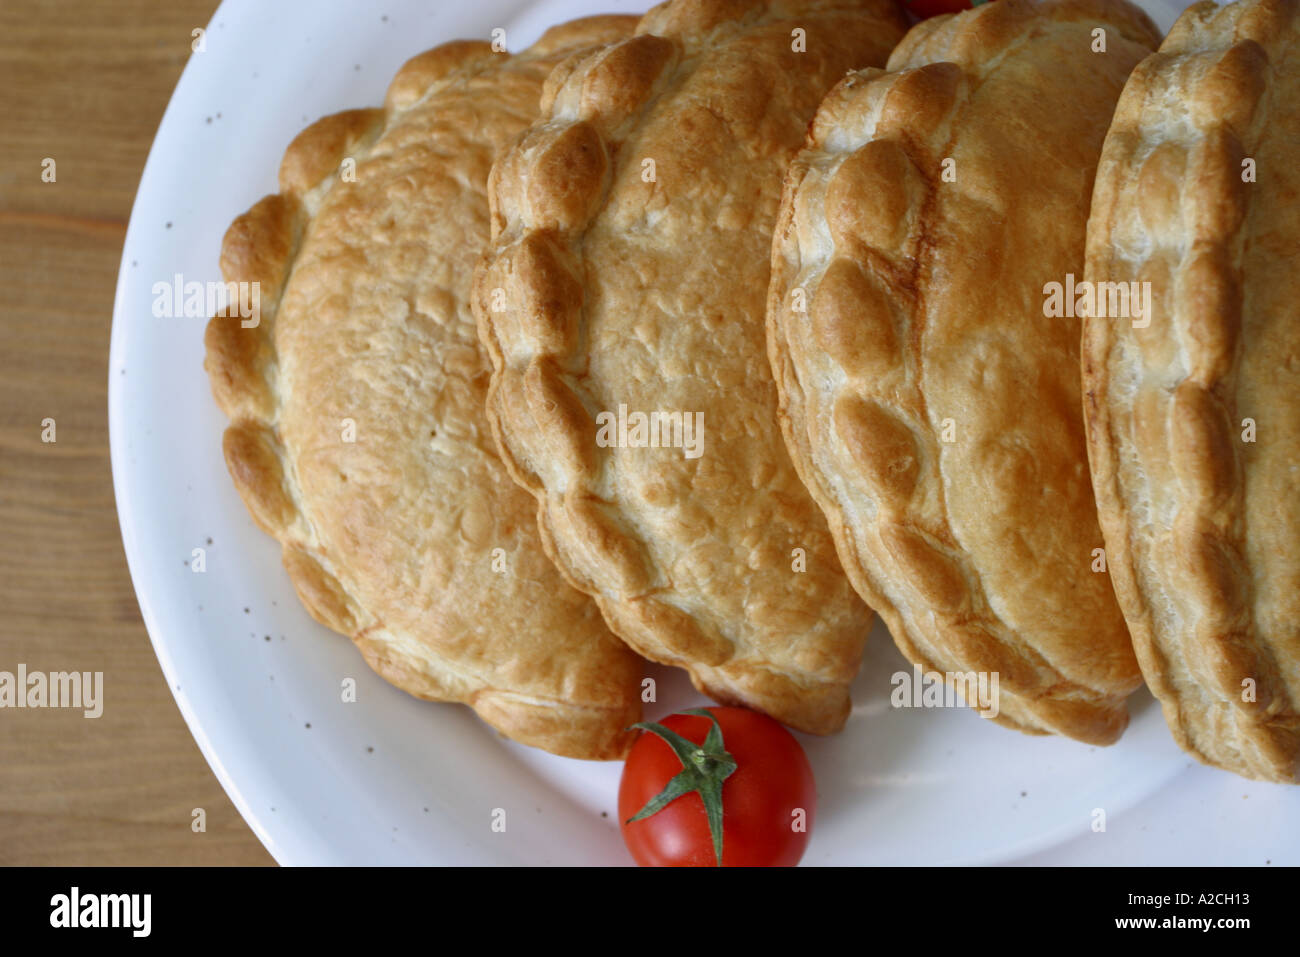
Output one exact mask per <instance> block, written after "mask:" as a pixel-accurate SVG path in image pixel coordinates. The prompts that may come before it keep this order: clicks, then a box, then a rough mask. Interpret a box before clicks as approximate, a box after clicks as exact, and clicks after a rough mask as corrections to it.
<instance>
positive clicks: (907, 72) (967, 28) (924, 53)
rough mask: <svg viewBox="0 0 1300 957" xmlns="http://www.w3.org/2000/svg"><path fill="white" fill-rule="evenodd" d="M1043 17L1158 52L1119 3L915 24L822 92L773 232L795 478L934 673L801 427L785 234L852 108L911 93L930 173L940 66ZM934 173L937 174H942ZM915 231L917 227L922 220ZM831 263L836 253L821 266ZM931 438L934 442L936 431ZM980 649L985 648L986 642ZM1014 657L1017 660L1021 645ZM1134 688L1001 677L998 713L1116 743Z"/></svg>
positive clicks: (840, 148) (772, 309)
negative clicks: (1012, 685) (1037, 686)
mask: <svg viewBox="0 0 1300 957" xmlns="http://www.w3.org/2000/svg"><path fill="white" fill-rule="evenodd" d="M1043 14H1047V15H1049V16H1051V17H1052V18H1053V19H1059V20H1061V21H1066V22H1098V21H1100V22H1104V23H1107V24H1111V23H1112V14H1115V15H1116V16H1115V17H1114V21H1115V22H1114V25H1116V26H1118V27H1120V32H1121V34H1122V35H1123V36H1125V37H1128V38H1130V39H1134V40H1135V41H1136V42H1140V43H1142V44H1144V45H1146V46H1148V47H1153V46H1154V45H1155V44H1156V43H1158V41H1159V33H1158V31H1157V30H1156V28H1155V26H1154V25H1153V24H1152V23H1151V22H1150V20H1149V19H1148V18H1147V17H1146V16H1145V14H1143V13H1142V12H1141V11H1140V10H1138V9H1137V8H1136V7H1132V6H1131V5H1128V4H1114V3H1109V2H1106V0H1056V2H1050V3H1041V4H1035V3H1030V2H1026V0H999V2H998V3H996V4H990V5H987V6H984V7H981V8H977V9H975V10H972V11H966V12H964V13H962V14H959V15H946V16H941V17H936V18H932V19H930V20H926V21H922V22H921V23H920V24H918V25H917V26H915V27H913V29H912V30H911V31H909V33H908V35H907V37H906V38H904V40H903V42H902V43H900V44H899V46H898V47H897V48H895V51H894V53H893V55H891V57H890V59H889V63H888V65H887V68H886V70H885V71H879V70H862V71H856V72H854V73H851V74H849V76H847V77H846V78H845V79H844V80H843V81H841V83H840V84H839V85H838V86H837V87H835V88H834V89H833V90H831V92H830V93H829V94H828V95H827V97H826V99H825V100H824V101H823V104H822V108H821V110H820V111H819V112H818V116H817V117H816V119H815V120H814V121H813V123H812V125H811V127H810V133H809V145H808V148H807V149H806V150H805V151H804V152H803V153H801V154H800V156H799V157H798V158H797V159H796V160H795V162H794V163H793V164H792V166H791V168H790V171H789V172H788V174H787V179H786V184H785V194H784V197H783V201H782V207H781V214H780V218H779V220H778V224H777V228H776V230H775V233H774V239H773V252H772V285H771V287H770V290H769V302H768V353H769V359H770V361H771V363H772V367H773V372H774V375H775V376H776V380H777V385H778V389H779V391H780V395H781V407H780V414H779V419H780V423H781V427H782V432H783V434H784V435H785V438H786V441H787V444H788V446H789V448H790V451H791V456H792V458H793V459H794V462H795V465H796V467H797V469H798V471H799V475H800V478H801V479H802V480H803V481H804V484H805V485H806V486H807V487H808V488H809V490H810V491H811V492H812V494H813V496H814V498H815V499H816V500H817V503H818V505H819V506H820V507H821V508H822V510H823V512H824V513H825V514H826V516H827V518H828V520H829V522H830V526H831V531H832V534H833V537H834V539H835V543H836V548H837V550H838V551H839V554H840V559H841V563H842V564H843V566H844V568H845V570H846V572H847V573H848V574H849V577H850V580H851V581H852V582H853V584H854V587H855V588H856V589H857V590H858V592H859V594H860V595H862V597H863V599H864V600H866V601H867V603H868V604H869V605H871V607H872V608H873V609H874V610H875V611H876V613H877V614H879V615H880V616H881V618H882V619H883V620H884V621H885V623H886V625H887V626H888V627H889V630H890V632H891V634H892V636H893V637H894V639H895V642H896V644H897V645H898V647H899V650H900V651H902V652H903V654H904V655H905V656H906V657H907V658H908V659H909V660H911V661H913V662H914V663H916V664H919V665H920V666H922V667H923V668H926V669H927V670H932V671H942V669H940V668H938V667H936V666H935V665H934V664H933V663H932V662H930V661H929V660H927V657H926V656H925V655H924V654H922V652H921V650H920V649H919V648H918V647H917V646H916V643H915V642H914V641H913V640H912V639H911V638H910V636H909V634H908V631H907V628H906V626H905V623H904V619H903V617H902V615H901V613H900V612H899V611H898V610H897V608H896V607H895V606H894V605H893V603H892V602H891V601H889V600H888V599H887V598H886V596H885V594H884V592H883V590H882V589H881V587H879V586H878V585H877V584H876V583H875V582H874V581H873V580H872V578H871V576H870V574H869V572H868V571H867V567H868V566H867V563H866V562H864V560H863V558H862V556H861V555H860V554H859V552H858V543H857V540H856V536H855V534H854V532H853V530H852V528H851V527H850V523H849V521H848V520H847V518H846V516H845V514H844V511H843V508H842V507H841V505H840V504H839V500H838V497H837V496H836V494H835V493H834V492H833V491H832V490H831V489H830V488H829V486H828V485H827V483H826V481H825V479H824V477H823V476H822V475H821V474H820V471H819V469H818V468H817V466H816V465H815V464H814V457H813V450H812V443H811V438H810V436H809V435H808V433H807V431H806V430H805V429H803V428H800V427H799V426H798V424H797V423H798V422H803V421H806V420H807V415H806V413H805V412H804V411H803V409H804V395H803V392H802V387H801V385H800V383H799V380H798V377H797V375H796V374H795V372H794V360H793V358H792V356H791V350H790V346H789V343H788V341H787V339H786V335H785V329H784V324H785V321H786V316H785V311H786V310H785V305H784V303H785V299H786V296H787V295H788V294H789V292H790V290H791V288H792V286H793V283H794V280H795V277H796V276H797V275H798V274H799V273H800V271H801V270H802V268H803V264H802V262H798V261H796V254H795V253H794V252H792V251H791V249H792V247H794V246H796V245H797V244H796V243H795V241H794V240H792V239H791V238H790V237H791V236H792V234H793V233H794V232H795V229H796V227H795V222H796V216H797V204H796V197H797V195H798V193H799V190H800V188H801V187H802V185H803V183H804V180H805V178H806V177H807V176H808V175H809V174H810V172H811V170H812V165H813V163H812V161H811V158H812V157H813V156H814V154H817V153H820V152H821V151H822V149H823V147H826V144H827V141H829V140H835V141H836V143H835V145H834V146H833V147H827V149H833V150H834V152H836V153H837V154H843V155H844V156H846V157H847V156H850V155H852V154H854V153H855V152H856V151H857V150H858V149H860V148H861V147H862V146H863V145H864V143H865V142H866V140H861V139H851V140H845V137H850V136H853V135H854V134H851V133H844V132H843V131H842V130H841V129H839V127H840V125H841V122H842V120H843V119H844V114H845V113H847V114H850V115H851V116H852V117H853V118H854V119H858V120H860V119H861V118H862V117H864V116H866V117H868V118H869V119H868V121H867V125H868V126H874V124H875V119H874V117H876V116H878V115H879V111H880V109H881V108H883V105H884V103H885V100H886V98H887V97H889V96H890V95H891V94H893V93H895V88H899V89H900V90H901V93H900V94H899V95H901V96H904V97H907V98H908V102H909V103H910V104H911V107H912V108H911V109H910V111H903V112H909V113H910V114H911V115H912V116H913V117H914V121H913V122H912V123H911V124H910V125H909V126H908V127H907V128H905V129H901V130H896V131H892V133H891V135H892V137H893V141H895V142H896V144H897V145H898V146H900V147H901V148H902V149H903V150H904V151H906V152H909V153H910V154H913V155H912V161H913V163H914V164H915V165H916V166H917V168H918V169H919V170H921V172H922V175H923V176H929V175H930V174H929V173H926V172H925V169H926V166H927V163H928V164H929V165H936V164H937V161H938V157H939V156H941V155H942V153H940V152H938V151H936V150H933V149H931V148H930V146H929V144H927V143H926V142H925V137H926V136H927V135H929V134H931V133H934V132H936V131H937V130H939V129H941V128H943V127H944V124H945V123H946V122H947V121H948V117H950V116H951V115H952V113H954V112H955V110H956V109H957V107H958V105H959V104H960V102H961V99H962V97H963V96H964V92H963V90H962V89H961V83H963V82H964V81H963V80H960V78H959V80H958V86H957V87H952V88H950V85H951V82H952V77H950V76H945V75H943V74H944V72H945V71H949V72H950V71H951V68H952V62H953V61H956V62H958V63H961V64H963V65H965V64H970V63H982V62H984V61H985V60H988V59H996V58H997V56H999V54H1000V51H1001V50H1003V49H1004V48H1005V47H1007V46H1009V45H1011V44H1013V43H1014V42H1016V41H1017V40H1018V39H1020V33H1021V25H1022V24H1023V23H1025V22H1030V21H1032V20H1034V19H1037V18H1038V17H1040V16H1041V15H1043ZM866 135H867V140H871V141H874V137H875V131H874V130H868V131H867V134H866ZM922 154H924V155H923V156H922ZM930 154H934V155H932V156H931V155H930ZM931 172H935V173H937V170H934V171H931ZM828 180H829V177H828ZM932 191H933V183H930V184H929V187H928V192H932ZM917 230H919V231H922V232H923V230H921V227H919V226H918V227H917ZM868 255H874V252H871V251H868ZM835 258H836V257H835V256H834V255H832V256H831V257H830V258H828V260H827V264H828V265H829V264H830V263H831V262H833V261H834V260H835ZM882 268H886V267H882ZM886 271H887V268H886ZM905 287H906V283H904V284H903V286H900V287H899V288H898V289H897V290H895V291H896V292H897V293H898V294H899V296H900V298H908V297H910V296H911V295H912V292H911V291H910V290H909V289H907V288H905ZM930 438H932V439H933V438H934V436H930ZM923 457H924V456H923ZM959 627H963V628H964V627H965V626H964V625H962V626H959ZM981 650H982V652H983V653H985V654H987V653H988V649H987V646H985V647H983V648H982V649H981ZM1000 651H1001V652H1002V653H1003V654H1004V657H1003V659H1002V661H1003V663H1005V662H1007V661H1009V659H1007V658H1006V657H1005V654H1006V653H1008V652H1011V651H1012V649H1008V648H1006V647H1005V646H1002V647H1001V648H1000ZM1015 657H1021V655H1020V654H1019V653H1018V651H1017V652H1016V654H1015ZM1034 658H1035V659H1036V660H1031V661H1030V662H1029V664H1030V665H1031V666H1037V667H1040V668H1041V667H1043V666H1046V667H1047V668H1048V669H1050V670H1052V671H1055V669H1054V668H1053V667H1052V666H1051V665H1050V664H1048V663H1047V662H1045V661H1044V660H1043V659H1042V658H1041V656H1038V655H1035V656H1034ZM989 670H1002V668H1001V667H999V668H992V669H989ZM1008 670H1016V669H1008ZM1018 670H1023V668H1020V669H1018ZM1139 683H1140V679H1139V678H1138V677H1137V675H1136V673H1135V674H1134V675H1133V678H1132V680H1131V681H1130V682H1128V683H1127V684H1126V685H1125V686H1124V687H1123V688H1115V689H1111V690H1103V689H1092V688H1088V687H1085V686H1082V685H1075V684H1073V683H1071V682H1068V681H1065V680H1062V681H1061V682H1060V683H1059V684H1056V685H1054V686H1053V688H1052V690H1051V693H1050V694H1041V693H1040V694H1036V695H1032V696H1025V695H1017V694H1015V693H1014V692H1010V693H1009V692H1008V689H1007V687H1006V685H1005V683H1004V684H1003V686H1002V688H1001V693H1002V696H1003V699H1004V701H1009V703H1010V704H1011V705H1012V708H1013V709H1014V710H1015V711H1016V712H1018V714H1019V717H1018V718H1013V717H1012V716H1011V715H1009V714H1008V713H1007V711H1008V709H1007V708H1006V707H1004V708H1003V709H1002V712H1001V713H1000V714H999V715H998V716H997V717H995V718H994V719H993V720H995V721H996V722H997V723H999V724H1002V725H1004V726H1006V727H1010V728H1014V729H1016V730H1019V731H1022V732H1025V733H1029V734H1043V733H1060V734H1065V735H1068V736H1070V737H1073V738H1076V739H1078V740H1082V741H1085V742H1088V743H1092V744H1110V743H1113V742H1114V741H1115V740H1117V739H1118V738H1119V736H1120V734H1121V733H1122V732H1123V730H1124V728H1125V727H1126V726H1127V723H1128V715H1127V711H1126V709H1125V706H1124V701H1125V699H1126V698H1127V696H1128V694H1129V693H1130V692H1131V691H1132V690H1134V688H1136V687H1137V685H1138V684H1139Z"/></svg>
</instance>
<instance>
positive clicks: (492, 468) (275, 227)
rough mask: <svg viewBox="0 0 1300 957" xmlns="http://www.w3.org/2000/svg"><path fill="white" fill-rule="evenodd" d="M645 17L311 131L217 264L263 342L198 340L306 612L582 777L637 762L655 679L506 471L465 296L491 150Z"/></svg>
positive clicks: (469, 67)
mask: <svg viewBox="0 0 1300 957" xmlns="http://www.w3.org/2000/svg"><path fill="white" fill-rule="evenodd" d="M635 22H636V21H635V20H634V19H630V18H623V17H606V18H593V19H589V20H584V21H578V22H575V23H571V24H567V25H564V26H560V27H556V28H555V29H553V30H551V31H550V32H549V33H547V34H546V36H545V37H544V38H543V39H542V40H541V41H540V42H539V43H538V44H537V45H536V46H534V47H532V48H531V49H529V50H528V51H526V52H524V53H522V54H519V55H518V56H509V55H507V54H497V53H493V52H492V50H491V48H490V47H489V45H488V44H486V43H472V42H463V43H451V44H447V45H445V46H441V47H438V48H437V49H435V50H432V51H430V52H428V53H425V54H423V55H421V56H418V57H416V58H415V59H413V60H411V61H410V62H409V63H407V64H406V65H405V66H404V67H403V68H402V70H401V71H400V72H399V73H398V74H397V76H396V78H395V79H394V80H393V83H392V85H391V87H390V88H389V92H388V97H387V106H386V108H385V109H382V110H357V111H352V112H348V113H340V114H338V115H336V116H330V117H326V118H325V119H323V120H321V121H320V122H318V123H316V124H315V125H314V126H312V127H310V128H308V129H307V130H305V131H304V132H303V133H302V134H300V135H299V136H298V138H297V139H295V140H294V142H293V144H292V145H291V146H290V147H289V150H288V152H287V153H286V154H285V157H284V162H283V165H282V166H281V168H280V193H279V194H278V195H274V196H268V197H267V198H265V199H263V200H262V201H261V202H259V203H258V204H257V205H256V206H254V207H253V208H252V209H251V210H249V212H248V213H246V214H245V215H243V216H242V217H240V218H239V219H238V220H236V222H235V223H234V225H232V226H231V227H230V230H229V232H228V233H227V234H226V239H225V243H224V246H223V248H222V256H221V265H222V271H223V272H224V273H225V276H226V279H227V281H234V282H257V283H260V298H261V317H260V318H261V321H260V324H259V325H257V326H256V327H254V328H245V327H244V324H243V322H241V320H239V319H237V318H236V319H227V318H216V319H214V320H213V321H212V322H211V323H210V325H209V327H208V332H207V363H206V364H207V368H208V372H209V374H210V376H211V381H212V387H213V392H214V394H215V395H216V398H217V401H218V403H219V404H220V405H221V407H222V409H223V410H225V412H226V414H227V415H228V416H229V417H230V419H231V423H232V424H231V425H230V427H229V429H227V431H226V434H225V441H224V448H225V455H226V462H227V464H228V466H229V468H230V474H231V476H232V477H233V478H234V480H235V485H236V486H237V487H238V489H239V492H240V494H241V495H242V496H243V498H244V501H245V502H246V503H247V505H248V507H249V510H250V511H251V512H252V514H253V517H254V518H255V519H256V520H257V523H258V524H259V525H260V526H261V527H262V528H263V529H265V530H266V531H267V532H268V533H270V534H271V535H274V536H275V537H276V538H277V539H278V540H279V541H280V543H281V544H282V545H283V549H284V564H285V567H286V568H287V569H288V572H289V575H290V577H291V578H292V579H293V583H294V585H295V586H296V588H297V590H298V594H299V596H300V597H301V598H302V600H303V603H304V604H305V605H306V606H307V609H308V610H309V611H310V612H311V613H312V615H313V616H314V617H315V618H316V619H317V620H319V621H320V622H322V623H323V624H325V625H327V626H328V627H330V628H333V629H334V630H336V631H339V632H342V633H343V634H345V635H349V636H351V638H352V640H353V641H354V642H355V643H356V645H357V647H358V648H360V649H361V653H362V654H363V655H364V657H365V659H366V661H367V662H368V663H369V664H370V666H371V667H372V668H374V669H375V670H376V671H377V672H379V674H381V675H382V676H383V677H384V678H386V679H387V680H388V681H390V682H392V683H393V684H395V685H397V686H398V687H400V688H402V689H404V690H406V691H408V692H410V693H411V694H413V695H416V696H418V697H422V698H430V699H435V700H444V701H460V702H464V703H466V704H469V705H470V706H472V707H473V708H474V710H475V711H476V712H477V713H478V714H479V716H480V717H481V718H483V720H485V721H487V722H488V723H489V724H490V725H492V726H493V727H495V728H496V729H498V730H499V731H501V732H502V733H503V734H506V735H508V736H509V737H511V738H514V739H515V740H517V741H521V742H523V743H525V744H531V745H536V746H538V747H541V748H545V749H547V750H549V751H554V752H556V753H557V754H564V755H569V756H573V757H583V758H616V757H620V756H621V755H622V754H623V753H624V752H625V750H626V748H627V745H628V744H629V736H628V735H627V733H626V732H625V729H626V728H627V726H628V725H629V724H630V723H631V722H633V721H635V720H637V717H638V714H639V710H640V708H639V699H638V692H639V686H638V678H639V675H640V668H639V666H638V662H637V659H636V657H635V656H634V655H633V654H632V653H631V652H629V651H628V650H627V648H626V647H625V646H623V645H622V644H621V643H620V642H619V641H618V640H617V639H616V638H615V637H614V636H613V635H612V634H610V632H609V631H608V629H607V628H606V627H605V625H604V622H603V621H602V620H601V618H600V615H599V613H598V611H597V609H596V607H595V605H594V604H593V603H592V602H591V601H590V600H589V599H588V598H587V597H586V596H584V595H582V594H580V593H578V592H577V591H574V590H573V589H571V588H569V587H568V586H567V585H566V584H565V583H564V581H563V579H561V578H560V576H559V574H558V573H556V571H555V569H554V568H553V567H552V565H551V563H550V561H549V560H548V559H547V558H546V555H545V553H544V552H543V550H542V547H541V542H540V540H539V538H538V535H537V529H536V523H535V519H534V514H533V503H532V499H531V497H530V496H528V495H527V493H524V492H522V491H521V490H520V489H518V487H516V486H515V484H514V483H513V482H512V481H511V480H510V478H509V476H508V475H507V474H506V471H505V469H504V467H503V466H502V464H501V462H500V459H499V458H498V456H497V453H496V449H495V445H494V442H493V440H492V437H491V434H490V431H489V429H488V425H487V420H486V418H485V417H484V414H483V403H484V400H485V397H486V392H487V382H488V366H487V361H486V359H485V358H484V357H483V355H482V353H481V351H480V347H479V345H478V340H477V332H476V330H475V326H474V319H473V316H472V314H471V311H470V305H469V293H470V284H471V280H472V276H473V268H474V264H475V262H476V260H477V258H478V257H479V255H481V253H482V252H483V250H484V248H485V247H486V245H487V241H488V202H487V196H486V186H487V176H488V171H489V169H490V168H491V164H492V161H493V159H494V157H495V155H496V153H497V151H498V150H499V149H500V148H502V147H503V146H504V145H505V144H507V143H508V142H510V141H511V140H512V139H513V138H514V137H515V136H517V135H518V133H519V132H520V131H521V130H523V129H525V128H527V126H528V125H529V124H530V123H532V122H533V121H534V120H535V118H536V116H537V104H538V100H539V97H540V95H541V91H542V85H543V82H544V81H545V78H546V76H547V75H548V74H549V72H550V70H551V68H552V67H553V66H555V64H557V63H558V62H560V61H561V60H562V59H563V58H565V57H566V56H567V55H569V54H570V53H572V52H573V51H575V50H577V49H581V48H586V47H589V46H592V45H594V44H599V43H604V42H607V41H611V40H615V39H618V38H619V37H622V36H626V35H628V34H629V33H630V29H631V27H632V25H633V24H634V23H635Z"/></svg>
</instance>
